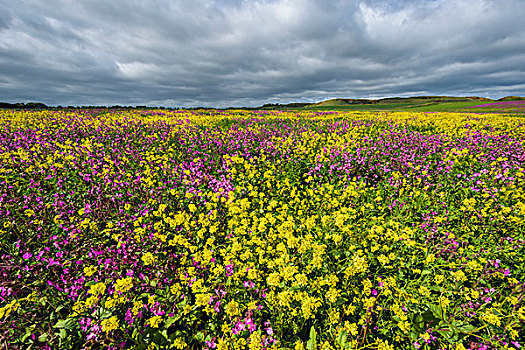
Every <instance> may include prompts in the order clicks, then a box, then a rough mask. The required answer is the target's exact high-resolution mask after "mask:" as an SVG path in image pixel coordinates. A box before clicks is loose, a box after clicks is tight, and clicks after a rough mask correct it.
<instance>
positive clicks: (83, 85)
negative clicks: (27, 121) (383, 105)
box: [0, 0, 525, 107]
mask: <svg viewBox="0 0 525 350" xmlns="http://www.w3.org/2000/svg"><path fill="white" fill-rule="evenodd" d="M0 6H2V7H3V8H7V9H8V10H7V11H4V12H3V13H2V14H0V100H4V101H8V102H9V101H21V100H22V101H28V100H32V101H42V102H45V103H48V104H54V105H56V104H62V105H65V104H66V105H67V104H78V105H82V104H117V103H118V104H156V105H171V106H181V105H184V106H191V105H208V106H219V107H223V106H230V105H257V104H261V103H265V102H268V101H272V102H289V101H298V100H304V101H314V100H321V99H325V98H330V97H383V96H393V95H406V94H410V93H417V94H422V93H428V94H460V95H471V94H474V93H483V94H484V96H488V97H494V98H497V97H501V96H503V95H505V94H508V93H509V92H512V94H521V95H523V94H525V89H524V84H523V81H525V80H524V79H523V78H524V74H525V73H524V69H523V64H522V63H521V62H524V61H525V60H524V59H525V34H523V33H525V24H523V21H522V19H521V14H523V13H525V3H524V2H523V1H521V0H499V1H495V0H436V1H429V0H406V1H401V0H400V1H387V0H372V1H345V0H340V1H322V0H295V1H292V0H276V1H241V0H239V1H236V0H215V1H213V0H203V1H198V2H195V1H190V0H179V1H168V0H155V1H153V0H152V1H148V2H144V1H139V0H113V1H111V2H107V1H102V0H90V1H77V2H72V1H67V0H47V1H43V0H26V1H12V0H11V1H8V0H0Z"/></svg>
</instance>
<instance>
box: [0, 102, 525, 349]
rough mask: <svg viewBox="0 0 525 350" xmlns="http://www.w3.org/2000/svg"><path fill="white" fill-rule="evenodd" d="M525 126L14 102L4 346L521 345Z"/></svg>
mask: <svg viewBox="0 0 525 350" xmlns="http://www.w3.org/2000/svg"><path fill="white" fill-rule="evenodd" d="M450 103H453V102H450ZM468 103H469V104H470V105H476V104H475V103H472V102H468ZM482 104H483V102H478V105H482ZM465 108H466V107H465ZM480 108H486V107H480ZM488 108H492V107H488ZM513 108H514V107H513ZM520 108H521V107H520ZM466 109H467V108H466ZM472 110H473V112H475V111H477V109H476V108H472ZM524 140H525V118H524V117H523V115H520V114H512V115H510V114H508V115H504V114H475V113H445V112H440V113H418V112H415V111H412V112H366V111H360V112H348V111H319V110H294V111H289V112H282V111H245V110H230V111H219V110H206V111H204V110H194V111H185V110H177V111H167V110H133V111H111V110H110V111H108V110H75V111H69V110H56V111H53V110H49V111H14V110H3V111H1V112H0V158H1V162H0V203H1V207H0V244H1V245H0V344H6V346H7V348H9V349H27V348H29V347H32V348H33V349H39V348H42V349H81V348H84V349H102V348H103V349H128V348H135V349H168V348H170V349H190V348H194V349H202V348H205V349H250V350H253V349H297V350H299V349H382V350H386V349H467V348H471V349H501V348H509V349H513V348H519V347H520V346H522V345H523V341H522V339H524V338H525V335H524V334H525V333H524V332H525V330H524V322H525V302H524V300H523V299H524V298H525V264H524V254H525V248H524V244H525V241H524V238H525V237H524V232H525V230H524V229H525V226H524V225H525V191H524V177H525V176H524V173H525V169H524V168H525V141H524Z"/></svg>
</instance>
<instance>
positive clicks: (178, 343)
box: [173, 338, 188, 349]
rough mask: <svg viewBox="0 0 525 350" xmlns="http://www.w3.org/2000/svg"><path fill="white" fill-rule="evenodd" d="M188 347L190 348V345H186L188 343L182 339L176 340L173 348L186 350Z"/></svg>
mask: <svg viewBox="0 0 525 350" xmlns="http://www.w3.org/2000/svg"><path fill="white" fill-rule="evenodd" d="M186 346H188V344H186V342H185V341H184V340H182V339H181V338H176V339H175V340H174V341H173V347H174V348H175V349H185V348H186Z"/></svg>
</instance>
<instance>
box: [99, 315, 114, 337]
mask: <svg viewBox="0 0 525 350" xmlns="http://www.w3.org/2000/svg"><path fill="white" fill-rule="evenodd" d="M101 326H102V330H103V331H104V332H106V333H109V332H111V331H113V330H115V329H117V328H118V319H117V318H116V317H115V316H112V317H110V318H108V319H105V320H103V321H102V322H101Z"/></svg>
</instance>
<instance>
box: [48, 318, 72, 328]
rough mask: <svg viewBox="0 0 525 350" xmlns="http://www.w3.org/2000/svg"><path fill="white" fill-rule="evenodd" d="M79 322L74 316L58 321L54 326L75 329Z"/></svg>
mask: <svg viewBox="0 0 525 350" xmlns="http://www.w3.org/2000/svg"><path fill="white" fill-rule="evenodd" d="M76 323H77V320H76V319H74V318H67V319H65V320H60V321H58V322H57V323H56V324H55V325H54V326H53V327H54V328H65V329H73V328H75V326H76Z"/></svg>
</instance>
